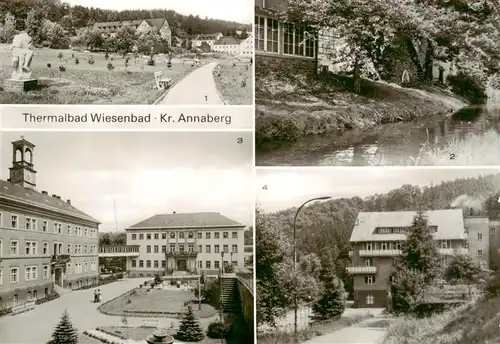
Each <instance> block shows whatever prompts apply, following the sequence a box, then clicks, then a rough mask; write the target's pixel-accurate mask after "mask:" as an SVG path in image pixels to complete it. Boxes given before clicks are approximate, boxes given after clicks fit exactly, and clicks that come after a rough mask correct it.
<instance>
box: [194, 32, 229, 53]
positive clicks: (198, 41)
mask: <svg viewBox="0 0 500 344" xmlns="http://www.w3.org/2000/svg"><path fill="white" fill-rule="evenodd" d="M222 37H224V35H223V34H222V33H221V32H216V33H202V34H200V35H197V36H196V37H195V38H194V39H193V40H192V41H191V43H192V46H193V48H196V47H200V46H201V45H202V44H203V43H207V44H208V45H209V46H210V49H211V50H213V48H214V43H215V42H216V41H218V40H219V39H221V38H222Z"/></svg>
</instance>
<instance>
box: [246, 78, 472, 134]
mask: <svg viewBox="0 0 500 344" xmlns="http://www.w3.org/2000/svg"><path fill="white" fill-rule="evenodd" d="M352 90H353V81H352V78H349V77H346V76H341V75H335V74H332V73H327V74H324V75H323V74H322V75H319V76H318V77H317V78H315V79H311V78H305V77H302V78H301V77H296V78H293V79H284V78H277V77H276V76H265V77H263V78H258V79H257V80H256V104H257V106H256V114H255V116H256V117H255V121H256V122H255V124H256V133H255V134H256V143H257V144H262V143H264V142H265V141H272V140H280V141H294V140H296V139H297V138H299V137H300V136H306V135H319V134H325V133H333V132H338V133H341V132H343V131H346V130H349V129H353V128H360V129H364V128H370V127H372V126H375V125H378V124H384V123H394V122H401V121H411V120H414V119H415V118H418V117H425V116H435V115H445V114H451V113H452V112H454V111H456V110H458V109H460V108H462V107H464V106H466V105H467V104H466V103H465V102H464V101H463V100H462V99H459V98H458V97H457V96H455V95H453V94H452V93H451V92H448V91H445V90H442V89H439V88H437V87H431V88H428V89H427V90H420V89H411V88H403V87H400V86H397V85H394V84H387V83H382V82H374V81H369V80H362V83H361V94H359V95H358V94H355V93H353V92H352Z"/></svg>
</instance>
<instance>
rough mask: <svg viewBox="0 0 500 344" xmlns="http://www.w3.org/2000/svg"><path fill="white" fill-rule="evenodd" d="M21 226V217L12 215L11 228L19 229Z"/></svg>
mask: <svg viewBox="0 0 500 344" xmlns="http://www.w3.org/2000/svg"><path fill="white" fill-rule="evenodd" d="M18 226H19V216H18V215H11V216H10V227H11V228H15V229H17V228H18Z"/></svg>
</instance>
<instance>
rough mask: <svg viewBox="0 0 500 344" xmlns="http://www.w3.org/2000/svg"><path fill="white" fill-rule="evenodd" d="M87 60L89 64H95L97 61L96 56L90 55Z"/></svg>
mask: <svg viewBox="0 0 500 344" xmlns="http://www.w3.org/2000/svg"><path fill="white" fill-rule="evenodd" d="M87 62H88V64H89V65H93V64H94V63H95V57H94V56H89V58H88V59H87Z"/></svg>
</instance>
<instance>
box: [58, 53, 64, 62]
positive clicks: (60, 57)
mask: <svg viewBox="0 0 500 344" xmlns="http://www.w3.org/2000/svg"><path fill="white" fill-rule="evenodd" d="M63 57H64V55H63V53H61V52H59V54H57V58H58V59H59V60H61V59H62V58H63Z"/></svg>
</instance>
